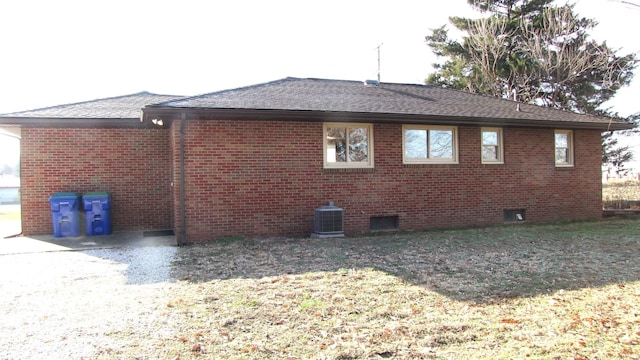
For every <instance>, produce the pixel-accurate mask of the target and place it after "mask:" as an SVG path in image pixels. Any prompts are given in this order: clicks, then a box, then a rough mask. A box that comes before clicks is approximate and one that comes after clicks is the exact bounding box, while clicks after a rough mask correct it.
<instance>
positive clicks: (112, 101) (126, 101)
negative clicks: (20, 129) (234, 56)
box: [0, 91, 181, 119]
mask: <svg viewBox="0 0 640 360" xmlns="http://www.w3.org/2000/svg"><path fill="white" fill-rule="evenodd" d="M177 98H181V96H176V95H158V94H152V93H149V92H146V91H143V92H139V93H136V94H131V95H123V96H116V97H110V98H104V99H97V100H91V101H84V102H79V103H73V104H66V105H58V106H51V107H46V108H41V109H35V110H28V111H21V112H15V113H10V114H2V115H0V118H46V119H139V118H140V110H141V109H142V108H143V107H144V106H146V105H150V104H155V103H160V102H165V101H170V100H174V99H177Z"/></svg>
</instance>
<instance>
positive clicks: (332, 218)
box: [314, 208, 343, 234]
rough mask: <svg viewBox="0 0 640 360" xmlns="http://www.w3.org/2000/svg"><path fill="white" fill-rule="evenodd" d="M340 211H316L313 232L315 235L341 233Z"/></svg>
mask: <svg viewBox="0 0 640 360" xmlns="http://www.w3.org/2000/svg"><path fill="white" fill-rule="evenodd" d="M342 227H343V217H342V209H340V208H334V209H330V210H327V209H316V212H315V227H314V231H315V232H316V233H317V234H337V233H342V232H343V229H342Z"/></svg>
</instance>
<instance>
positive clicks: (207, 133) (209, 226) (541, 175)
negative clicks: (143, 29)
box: [172, 121, 602, 241]
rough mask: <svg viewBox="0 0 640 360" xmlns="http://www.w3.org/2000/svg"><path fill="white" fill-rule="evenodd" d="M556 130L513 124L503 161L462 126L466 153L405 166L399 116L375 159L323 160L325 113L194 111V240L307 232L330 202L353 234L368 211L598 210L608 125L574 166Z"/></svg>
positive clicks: (534, 216) (593, 134)
mask: <svg viewBox="0 0 640 360" xmlns="http://www.w3.org/2000/svg"><path fill="white" fill-rule="evenodd" d="M178 124H179V121H176V122H175V123H174V128H173V129H172V134H173V148H174V156H173V162H174V167H173V179H174V182H175V183H176V185H179V182H178V180H179V177H178V174H179V172H178V165H177V164H178V154H177V153H178V151H177V149H178V144H179V136H178ZM553 134H554V132H553V130H549V129H516V128H505V129H504V153H505V155H504V158H505V163H504V164H502V165H484V164H481V161H480V128H478V127H460V128H459V159H460V163H459V164H457V165H403V164H402V141H401V136H402V126H401V125H398V124H376V125H375V126H374V148H375V168H374V169H366V170H325V169H323V157H322V156H323V143H322V141H323V134H322V123H306V122H300V123H298V122H276V121H269V122H265V121H244V122H243V121H188V122H187V126H186V135H185V141H186V143H185V145H186V146H185V147H186V154H185V156H186V179H187V180H186V184H185V189H186V219H187V220H186V222H187V226H186V235H187V240H188V241H201V240H207V239H212V238H219V237H225V236H235V235H246V236H256V235H303V236H308V235H309V234H310V233H311V232H313V210H314V209H315V208H316V207H319V206H322V205H326V204H327V202H328V201H334V202H335V204H336V206H339V207H342V208H343V209H344V211H345V232H346V233H347V234H355V233H362V232H367V231H369V220H370V217H371V216H392V215H397V216H398V217H399V222H400V224H399V225H400V228H402V229H422V228H431V227H451V226H472V225H490V224H500V223H502V222H503V210H504V209H509V208H524V209H526V217H527V220H528V221H534V222H536V221H555V220H569V219H587V218H597V217H600V216H601V214H602V206H601V182H600V179H601V175H600V161H601V156H600V132H599V131H592V130H576V131H574V140H575V141H574V142H575V149H574V150H575V167H573V168H556V167H555V165H554V147H553V146H554V135H553ZM174 190H175V193H176V194H177V193H178V191H179V187H178V186H176V187H174ZM174 199H176V200H177V201H175V203H174V209H175V210H176V211H175V214H176V220H178V219H179V197H174ZM178 225H179V222H178V221H176V226H178Z"/></svg>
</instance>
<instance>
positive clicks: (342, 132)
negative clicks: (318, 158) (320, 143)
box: [327, 128, 347, 162]
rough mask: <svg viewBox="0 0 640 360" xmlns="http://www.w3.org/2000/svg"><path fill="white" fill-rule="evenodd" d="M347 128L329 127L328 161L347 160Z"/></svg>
mask: <svg viewBox="0 0 640 360" xmlns="http://www.w3.org/2000/svg"><path fill="white" fill-rule="evenodd" d="M346 133H347V129H345V128H327V162H346V161H347V139H346V137H347V136H346Z"/></svg>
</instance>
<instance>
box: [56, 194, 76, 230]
mask: <svg viewBox="0 0 640 360" xmlns="http://www.w3.org/2000/svg"><path fill="white" fill-rule="evenodd" d="M49 203H50V204H51V217H52V220H53V236H54V237H57V238H59V237H76V236H80V195H78V194H76V193H72V192H58V193H55V194H53V195H51V196H50V197H49Z"/></svg>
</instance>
